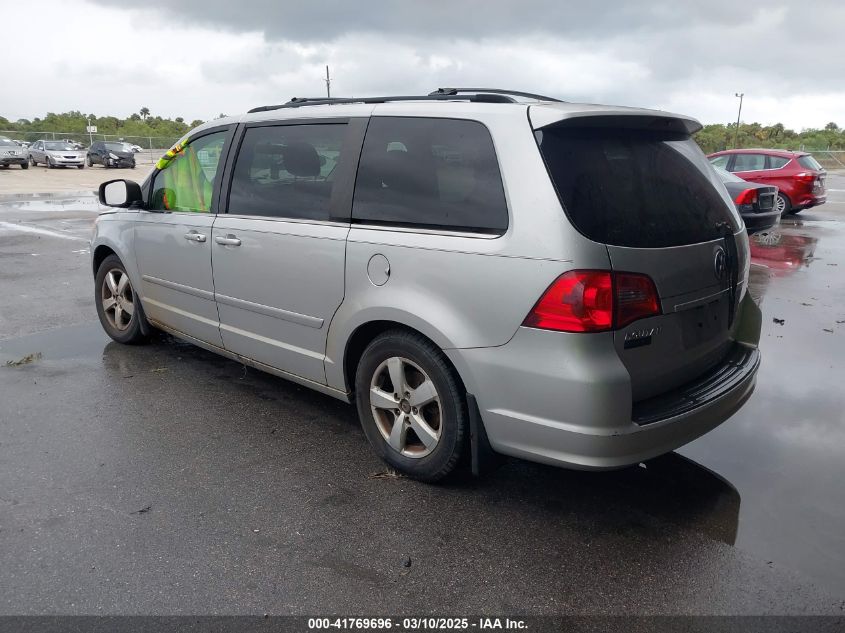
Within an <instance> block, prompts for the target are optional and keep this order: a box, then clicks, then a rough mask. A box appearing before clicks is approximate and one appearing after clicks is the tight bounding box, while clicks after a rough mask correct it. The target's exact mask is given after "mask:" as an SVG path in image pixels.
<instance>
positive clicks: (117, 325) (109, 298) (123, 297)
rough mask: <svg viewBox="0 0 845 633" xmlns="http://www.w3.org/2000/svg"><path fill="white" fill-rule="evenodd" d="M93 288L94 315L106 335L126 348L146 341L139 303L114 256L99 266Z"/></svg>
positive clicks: (127, 278)
mask: <svg viewBox="0 0 845 633" xmlns="http://www.w3.org/2000/svg"><path fill="white" fill-rule="evenodd" d="M94 286H95V296H94V302H95V304H96V306H97V316H98V317H100V324H101V325H102V326H103V329H104V330H105V331H106V334H108V335H109V336H110V337H112V338H113V339H114V340H115V341H117V342H118V343H123V344H125V345H136V344H138V343H143V342H144V341H146V339H147V337H146V335H145V334H144V330H145V328H143V327H141V325H142V323H143V322H144V321H145V320H146V317H145V316H144V310H143V308H142V307H141V301H140V300H139V299H138V295H136V294H135V291H134V289H133V288H132V282H131V281H130V280H129V275H127V274H126V268H124V266H123V263H122V262H121V261H120V258H119V257H118V256H117V255H109V256H108V257H106V258H105V259H104V260H103V263H102V264H100V268H99V269H98V270H97V277H96V281H95V283H94Z"/></svg>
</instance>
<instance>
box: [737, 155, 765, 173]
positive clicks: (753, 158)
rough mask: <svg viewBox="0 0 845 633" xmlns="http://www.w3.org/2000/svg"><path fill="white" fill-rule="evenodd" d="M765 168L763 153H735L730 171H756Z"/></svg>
mask: <svg viewBox="0 0 845 633" xmlns="http://www.w3.org/2000/svg"><path fill="white" fill-rule="evenodd" d="M765 168H766V157H765V156H764V155H763V154H736V155H735V156H734V164H733V167H732V168H731V171H757V170H759V169H765Z"/></svg>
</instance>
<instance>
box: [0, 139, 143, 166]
mask: <svg viewBox="0 0 845 633" xmlns="http://www.w3.org/2000/svg"><path fill="white" fill-rule="evenodd" d="M134 147H137V146H133V145H132V144H131V143H126V142H123V141H95V142H94V143H92V145H91V147H89V148H88V150H87V151H86V150H85V148H84V147H82V146H81V145H79V143H73V142H71V141H53V140H46V139H42V140H40V141H35V142H34V143H32V144H31V145H30V146H29V147H22V146H21V145H20V144H19V143H18V142H16V141H14V140H12V139H9V138H4V137H0V166H2V167H9V166H10V165H19V166H20V167H21V169H28V168H29V167H30V165H31V166H33V167H35V166H37V165H44V166H45V167H48V168H50V169H53V168H54V167H76V168H77V169H85V166H86V165H87V166H88V167H93V166H94V165H102V166H103V167H106V168H109V167H129V168H130V169H134V167H135V150H134V149H133V148H134Z"/></svg>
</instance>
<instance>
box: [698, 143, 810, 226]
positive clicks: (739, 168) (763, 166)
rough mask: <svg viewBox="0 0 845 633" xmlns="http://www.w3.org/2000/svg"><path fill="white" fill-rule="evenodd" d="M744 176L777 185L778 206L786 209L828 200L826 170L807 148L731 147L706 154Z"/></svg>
mask: <svg viewBox="0 0 845 633" xmlns="http://www.w3.org/2000/svg"><path fill="white" fill-rule="evenodd" d="M707 158H708V159H709V160H710V163H711V164H712V165H713V166H714V167H721V168H722V169H725V170H727V171H729V172H731V173H732V174H736V175H737V176H739V177H740V178H742V179H744V180H749V181H751V182H759V183H760V184H761V185H774V186H775V187H777V188H778V197H777V200H776V201H775V207H776V208H777V210H778V211H780V213H781V215H782V214H784V213H798V212H799V211H801V210H802V209H809V208H810V207H815V206H818V205H820V204H824V203H825V201H826V200H827V196H826V194H825V189H824V180H825V176H826V175H827V172H826V171H825V170H824V168H823V167H822V166H821V165H819V163H818V161H817V160H816V159H815V158H813V157H812V155H810V154H808V153H807V152H790V151H787V150H780V149H729V150H725V151H723V152H716V153H715V154H710V155H709V156H708V157H707Z"/></svg>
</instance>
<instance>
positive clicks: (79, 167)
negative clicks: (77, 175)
mask: <svg viewBox="0 0 845 633" xmlns="http://www.w3.org/2000/svg"><path fill="white" fill-rule="evenodd" d="M76 168H77V169H85V165H84V164H83V165H77V166H76Z"/></svg>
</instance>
